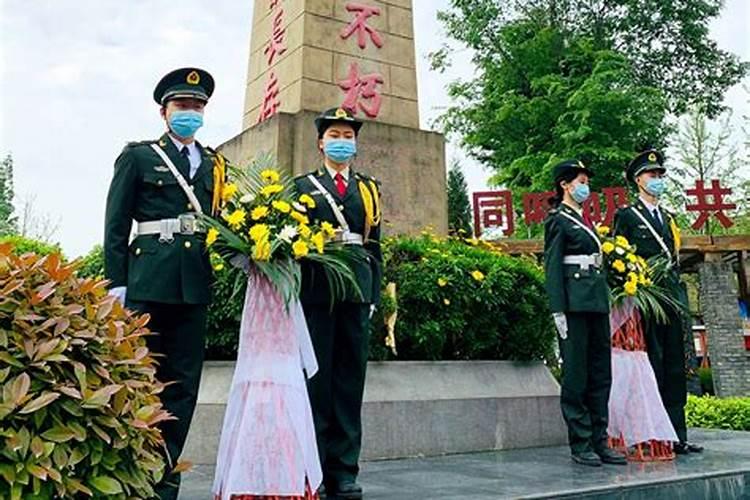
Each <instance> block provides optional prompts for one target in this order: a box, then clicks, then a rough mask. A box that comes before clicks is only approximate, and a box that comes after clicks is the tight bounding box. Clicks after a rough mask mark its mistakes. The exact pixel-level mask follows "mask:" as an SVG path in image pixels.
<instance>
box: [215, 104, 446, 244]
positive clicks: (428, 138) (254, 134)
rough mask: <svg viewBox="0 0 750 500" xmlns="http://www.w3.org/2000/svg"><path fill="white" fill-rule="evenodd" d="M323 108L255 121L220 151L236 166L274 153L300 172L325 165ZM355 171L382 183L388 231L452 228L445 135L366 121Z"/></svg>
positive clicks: (286, 167)
mask: <svg viewBox="0 0 750 500" xmlns="http://www.w3.org/2000/svg"><path fill="white" fill-rule="evenodd" d="M316 116H317V113H314V112H310V111H300V112H298V113H294V114H288V113H283V112H282V113H278V114H276V115H274V116H273V117H271V118H269V119H267V120H266V121H264V122H262V123H259V124H257V125H254V126H253V127H251V128H249V129H247V130H245V131H244V132H242V133H241V134H239V135H237V136H236V137H234V138H233V139H230V140H229V141H227V142H225V143H224V144H222V145H221V146H220V147H219V150H220V151H221V152H222V153H223V154H224V155H225V156H226V157H227V158H229V159H230V160H231V161H232V162H233V163H234V164H236V165H245V164H247V163H248V162H249V161H250V160H251V159H252V158H253V157H255V156H256V155H258V154H261V153H271V154H272V155H273V156H274V158H276V160H277V162H278V166H279V168H280V169H281V170H283V171H286V172H289V173H291V174H292V175H300V174H303V173H305V172H309V171H311V170H314V169H316V168H319V167H320V166H321V165H322V156H321V154H320V152H319V151H318V136H317V131H316V130H315V125H314V123H313V120H314V119H315V117H316ZM357 147H358V158H357V159H356V161H355V162H354V165H353V168H354V170H357V171H360V172H363V173H365V174H369V175H372V176H374V177H376V178H377V179H378V180H379V181H381V182H382V193H381V194H382V205H383V214H384V220H385V224H384V227H383V230H384V232H385V233H386V234H399V233H413V232H416V231H419V230H422V229H424V228H425V227H428V226H429V227H432V228H433V229H434V230H435V231H436V232H438V233H442V234H444V233H446V232H447V231H448V209H447V206H448V201H447V193H446V185H445V183H446V181H445V139H444V137H443V135H442V134H438V133H436V132H428V131H424V130H419V129H416V128H411V127H403V126H399V125H393V124H388V123H380V122H377V121H368V122H365V124H364V126H363V127H362V130H361V131H360V134H359V138H358V141H357Z"/></svg>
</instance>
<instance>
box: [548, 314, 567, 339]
mask: <svg viewBox="0 0 750 500" xmlns="http://www.w3.org/2000/svg"><path fill="white" fill-rule="evenodd" d="M552 318H553V319H554V320H555V328H557V333H559V334H560V338H561V339H563V340H565V339H567V338H568V318H566V317H565V313H552Z"/></svg>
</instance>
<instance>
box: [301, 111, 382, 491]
mask: <svg viewBox="0 0 750 500" xmlns="http://www.w3.org/2000/svg"><path fill="white" fill-rule="evenodd" d="M315 127H316V129H317V131H318V148H319V150H320V152H321V154H322V156H323V159H322V165H320V166H319V167H318V168H317V169H316V170H313V171H311V172H309V173H307V174H304V175H301V176H299V177H297V178H296V179H295V183H296V186H297V190H298V192H299V193H300V194H307V195H309V196H311V197H312V198H313V200H314V202H315V207H314V208H313V209H311V210H310V211H309V215H310V219H311V220H313V221H315V222H317V223H322V222H327V223H329V224H331V225H333V226H334V227H335V228H336V229H337V230H338V238H339V239H340V240H341V241H342V242H343V243H345V244H348V245H354V246H356V247H359V248H361V249H362V259H361V260H360V261H357V262H354V263H353V264H352V265H353V267H354V269H353V271H354V274H355V276H356V279H357V283H358V285H359V290H360V292H361V293H360V294H358V293H354V292H353V291H352V292H350V293H348V294H347V296H346V297H345V298H344V299H343V300H340V301H337V302H336V303H334V304H331V303H330V297H331V293H330V290H329V284H328V282H327V280H326V276H325V273H323V272H322V270H321V269H319V268H317V267H316V266H315V265H314V264H309V263H305V264H304V265H303V268H302V294H301V302H302V307H303V309H304V311H305V316H306V319H307V325H308V327H309V329H310V336H311V337H312V342H313V346H314V348H315V354H316V356H317V358H318V365H319V370H318V373H317V374H316V375H315V376H314V377H313V378H312V379H311V380H310V384H309V391H310V400H311V403H312V409H313V417H314V420H315V430H316V434H317V439H318V451H319V453H320V461H321V465H322V468H323V483H324V488H323V489H325V490H327V493H328V494H329V495H331V496H335V497H336V498H340V499H347V500H348V499H359V498H362V488H361V487H360V486H359V485H358V484H357V482H356V479H357V475H358V473H359V464H358V462H359V454H360V448H361V443H362V421H361V412H362V395H363V391H364V384H365V369H366V366H367V355H368V337H369V324H370V317H371V315H372V311H373V310H374V307H375V305H377V304H378V302H379V300H380V281H381V275H382V271H381V266H382V260H383V258H382V253H381V251H380V219H381V212H380V192H379V183H378V182H377V181H376V180H375V179H373V178H372V177H370V176H368V175H365V174H363V173H361V172H358V171H355V170H354V169H353V168H352V163H353V161H354V157H355V155H356V152H357V138H358V134H359V130H360V128H361V127H362V122H361V121H359V120H357V119H356V118H354V116H353V115H352V113H351V112H350V111H349V110H346V109H343V108H332V109H329V110H327V111H325V112H324V113H322V114H321V115H320V116H318V118H316V119H315Z"/></svg>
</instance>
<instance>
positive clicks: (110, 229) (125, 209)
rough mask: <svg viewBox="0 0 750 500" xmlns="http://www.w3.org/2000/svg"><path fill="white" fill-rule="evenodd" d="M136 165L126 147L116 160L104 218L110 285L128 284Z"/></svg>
mask: <svg viewBox="0 0 750 500" xmlns="http://www.w3.org/2000/svg"><path fill="white" fill-rule="evenodd" d="M136 179H137V167H136V164H135V159H134V158H133V153H132V151H131V150H130V148H129V147H126V148H125V149H124V150H123V152H122V153H121V154H120V156H119V157H118V158H117V160H116V161H115V173H114V176H113V177H112V182H111V184H110V185H109V193H108V194H107V211H106V215H105V218H104V219H105V222H104V276H105V277H106V278H107V279H108V280H110V284H109V287H110V288H116V287H123V286H127V284H128V238H129V237H130V228H131V225H132V221H133V208H134V201H135V189H136Z"/></svg>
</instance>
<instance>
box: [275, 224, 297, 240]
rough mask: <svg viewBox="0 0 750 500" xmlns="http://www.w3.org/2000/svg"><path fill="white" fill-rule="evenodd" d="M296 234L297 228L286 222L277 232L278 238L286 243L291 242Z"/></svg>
mask: <svg viewBox="0 0 750 500" xmlns="http://www.w3.org/2000/svg"><path fill="white" fill-rule="evenodd" d="M296 236H297V228H295V227H294V226H291V225H288V224H287V225H286V226H284V227H283V229H282V230H281V231H280V232H279V239H280V240H281V241H285V242H287V243H291V242H292V240H293V239H294V238H295V237H296Z"/></svg>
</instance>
